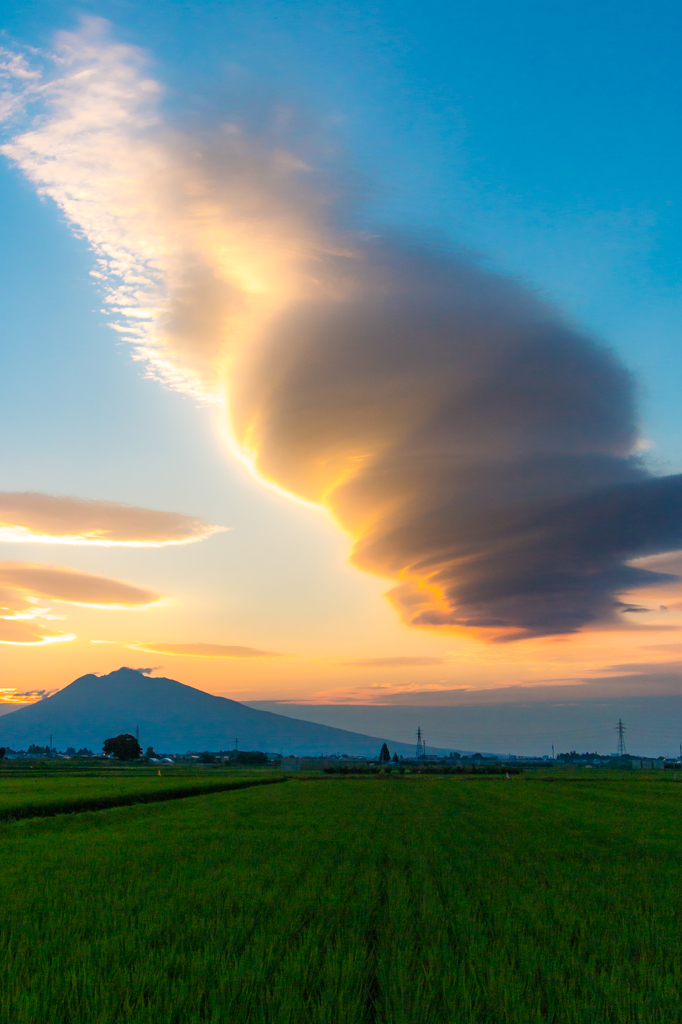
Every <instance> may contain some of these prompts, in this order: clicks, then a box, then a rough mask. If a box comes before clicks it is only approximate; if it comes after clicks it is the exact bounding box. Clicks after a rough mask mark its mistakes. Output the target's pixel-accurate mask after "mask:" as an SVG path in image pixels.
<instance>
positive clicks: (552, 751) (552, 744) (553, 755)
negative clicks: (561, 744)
mask: <svg viewBox="0 0 682 1024" xmlns="http://www.w3.org/2000/svg"><path fill="white" fill-rule="evenodd" d="M552 760H553V761H554V760H555V758H554V744H552Z"/></svg>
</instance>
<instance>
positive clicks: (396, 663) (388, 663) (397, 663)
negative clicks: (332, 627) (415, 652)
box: [339, 657, 446, 668]
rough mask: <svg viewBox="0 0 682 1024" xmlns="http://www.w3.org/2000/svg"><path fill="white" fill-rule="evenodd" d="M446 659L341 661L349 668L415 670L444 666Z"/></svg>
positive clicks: (362, 659)
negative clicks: (419, 667)
mask: <svg viewBox="0 0 682 1024" xmlns="http://www.w3.org/2000/svg"><path fill="white" fill-rule="evenodd" d="M445 663H446V659H445V658H428V657H418V658H409V657H408V658H405V657H403V658H360V659H358V660H356V661H340V662H339V664H340V665H343V666H345V667H348V668H415V667H417V666H420V665H421V666H427V665H444V664H445Z"/></svg>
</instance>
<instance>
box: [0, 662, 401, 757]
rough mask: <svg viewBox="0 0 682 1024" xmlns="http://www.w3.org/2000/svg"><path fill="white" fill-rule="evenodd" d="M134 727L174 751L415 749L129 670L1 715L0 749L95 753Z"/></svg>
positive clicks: (83, 681) (143, 738) (369, 752)
mask: <svg viewBox="0 0 682 1024" xmlns="http://www.w3.org/2000/svg"><path fill="white" fill-rule="evenodd" d="M137 728H139V733H140V744H141V746H142V747H143V748H144V747H147V746H153V747H154V748H155V749H156V750H159V751H164V752H173V753H184V752H185V751H186V750H193V751H197V750H230V749H233V748H234V746H235V741H237V742H238V745H239V746H240V747H241V749H244V750H245V749H250V750H263V751H265V752H266V753H279V754H310V755H320V754H336V753H338V754H341V753H343V754H349V755H363V756H377V755H378V753H379V750H380V748H381V744H382V743H384V742H387V743H388V744H389V746H390V748H391V752H393V751H394V750H395V751H397V752H398V753H399V754H401V753H402V754H412V753H413V750H414V747H413V745H412V744H407V743H400V742H397V741H396V742H394V741H392V740H391V739H390V738H388V737H383V736H382V737H375V736H367V735H364V734H363V733H355V732H350V731H348V730H346V729H337V728H335V727H333V726H327V725H318V724H317V723H312V722H307V721H304V720H303V719H297V718H290V717H288V716H284V715H278V714H276V713H274V712H271V711H261V710H257V709H255V708H250V707H248V706H247V705H245V704H240V703H239V701H235V700H231V699H230V698H229V697H219V696H216V695H215V694H211V693H206V691H205V690H199V689H197V688H196V687H194V686H189V685H187V684H186V683H180V682H178V681H177V680H175V679H167V678H166V677H163V676H149V675H146V674H144V673H142V672H140V671H138V670H137V669H132V668H120V669H116V670H115V671H113V672H109V673H107V674H106V675H96V674H94V673H88V674H86V675H84V676H80V677H79V678H78V679H75V680H74V681H73V682H72V683H69V685H68V686H65V687H64V688H63V689H61V690H58V691H57V693H55V694H53V695H52V696H51V697H46V698H44V699H43V700H41V701H38V702H37V703H36V704H30V705H28V706H24V707H21V708H18V709H17V710H16V711H11V712H8V713H7V714H4V715H2V716H1V717H0V744H1V745H3V746H6V747H12V748H14V749H26V748H27V747H28V746H29V745H30V744H31V743H37V744H38V745H41V746H43V745H45V744H46V743H47V742H48V741H49V737H50V735H52V737H53V742H54V745H55V746H56V747H58V748H59V749H64V748H66V747H69V746H73V747H76V748H80V747H83V746H85V747H89V748H90V749H93V750H96V751H97V750H100V749H101V746H102V743H103V742H104V740H105V739H106V738H108V737H109V736H115V735H118V734H119V733H122V732H130V733H133V734H134V733H135V730H136V729H137Z"/></svg>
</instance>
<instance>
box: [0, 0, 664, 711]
mask: <svg viewBox="0 0 682 1024" xmlns="http://www.w3.org/2000/svg"><path fill="white" fill-rule="evenodd" d="M0 10H1V11H2V28H3V35H2V37H1V38H0V45H2V47H3V55H2V61H1V62H0V64H1V67H0V70H1V72H2V80H1V81H0V85H1V86H2V101H1V105H0V112H1V113H2V118H3V123H2V125H1V126H0V128H1V130H2V155H1V156H0V223H2V224H3V228H4V230H3V232H2V236H1V237H0V308H1V309H2V353H1V358H2V375H1V378H0V389H1V390H2V402H1V403H0V430H1V434H2V437H3V441H4V443H3V445H2V456H1V462H0V464H1V466H2V473H1V476H0V492H1V493H0V544H1V545H2V549H1V550H0V605H2V608H0V616H1V617H0V659H1V661H2V666H3V669H2V693H4V697H5V700H6V701H7V702H9V703H10V704H12V705H13V706H14V705H16V703H24V702H26V701H29V700H32V699H36V698H38V697H40V696H42V695H43V694H44V693H45V692H46V691H47V692H49V691H51V690H54V689H58V688H60V687H62V686H64V685H66V684H67V683H69V682H70V681H72V680H73V679H74V678H76V677H77V676H79V675H82V674H85V673H87V672H92V671H95V672H108V671H110V670H112V669H114V668H117V667H119V666H120V665H121V664H127V665H131V666H133V667H147V668H154V669H155V670H157V671H160V672H162V673H163V674H165V675H166V676H169V677H171V678H176V679H179V680H180V681H182V682H185V683H189V684H191V685H194V686H198V687H200V688H203V689H206V690H208V691H210V692H212V693H220V694H224V695H226V696H230V697H234V698H235V699H238V700H245V701H247V700H248V701H270V702H272V701H283V702H293V703H294V704H302V703H310V704H312V705H320V704H360V705H367V704H380V705H385V706H386V705H395V704H405V703H406V702H407V703H410V704H412V705H428V706H429V707H433V706H434V705H453V706H454V705H457V704H458V703H461V701H462V699H463V697H462V695H463V694H466V693H471V692H473V693H476V692H478V691H486V693H489V692H492V691H495V690H498V689H499V691H500V694H501V695H502V694H503V693H506V692H508V688H509V687H514V686H520V687H540V688H542V691H543V693H544V692H545V688H546V687H547V686H550V685H556V686H559V687H561V688H562V692H563V688H564V687H566V686H573V687H575V688H576V690H575V692H576V695H580V694H588V695H589V694H591V693H592V690H590V687H594V685H595V681H598V683H599V686H603V687H606V688H607V689H608V693H609V695H610V696H612V697H616V698H617V697H618V696H619V695H621V694H622V695H623V696H624V697H625V696H627V697H628V698H635V697H637V698H639V697H642V698H646V697H647V696H648V695H650V696H651V697H654V696H662V695H667V696H670V695H674V694H676V693H678V692H682V676H680V667H681V666H682V646H681V643H682V632H681V631H682V582H680V581H679V579H678V577H677V574H678V573H679V572H680V571H682V554H681V553H680V551H681V549H682V516H681V515H680V512H681V511H682V502H681V501H680V498H681V497H682V484H681V483H680V478H679V477H678V476H677V474H679V473H680V472H681V471H682V458H681V453H680V445H679V438H680V432H681V428H682V408H681V406H680V403H679V400H678V393H679V380H680V371H681V370H682V349H681V347H680V344H679V335H680V326H679V325H680V315H679V313H680V300H681V297H682V296H681V289H680V283H679V271H678V267H679V264H680V260H679V248H680V241H679V239H680V230H679V228H680V217H681V215H682V214H681V211H682V207H681V205H680V191H681V188H682V186H681V185H680V181H681V180H682V179H681V176H680V173H679V172H680V141H679V131H678V129H677V125H678V124H679V107H680V95H681V87H680V83H679V74H678V71H677V67H678V58H679V48H680V31H681V28H682V17H681V16H680V12H679V7H678V6H677V5H673V4H672V3H656V2H654V3H652V4H649V5H647V7H646V10H644V9H643V8H642V7H641V5H639V4H638V5H635V4H634V3H624V4H622V5H620V6H619V8H618V12H617V17H616V15H615V13H614V8H613V5H612V4H606V3H594V2H592V3H589V4H588V3H586V2H578V3H575V2H572V3H570V4H569V3H567V2H566V3H564V2H557V3H551V4H546V3H544V4H540V3H530V2H522V3H519V4H515V5H513V6H510V5H508V4H503V3H499V2H487V3H480V2H477V3H473V2H463V3H458V4H456V5H451V4H448V5H445V4H438V3H419V4H416V3H413V2H409V3H408V2H403V3H396V2H395V0H393V2H391V3H390V4H389V3H361V4H355V3H344V4H330V3H323V2H315V3H314V2H298V3H285V2H269V3H265V2H252V0H250V2H249V3H243V2H238V3H229V4H227V3H224V2H221V3H211V2H202V3H184V2H183V3H179V2H173V0H165V2H164V3H157V2H153V0H151V2H145V3H143V4H139V3H136V4H133V3H128V2H102V3H96V2H81V3H78V2H76V3H71V4H66V3H53V2H51V0H41V2H40V3H36V2H30V0H22V3H18V2H4V3H2V4H1V5H0ZM386 595H388V597H387V596H386ZM523 692H524V693H525V692H526V691H525V690H524V691H523ZM538 692H540V691H538ZM557 692H558V691H557ZM595 692H596V691H595ZM599 693H600V694H602V696H603V691H602V690H599ZM1 696H2V694H0V697H1ZM486 699H488V698H487V697H486ZM500 699H502V697H501V698H500ZM544 699H545V698H544V697H543V700H544Z"/></svg>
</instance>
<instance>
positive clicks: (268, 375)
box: [4, 19, 682, 639]
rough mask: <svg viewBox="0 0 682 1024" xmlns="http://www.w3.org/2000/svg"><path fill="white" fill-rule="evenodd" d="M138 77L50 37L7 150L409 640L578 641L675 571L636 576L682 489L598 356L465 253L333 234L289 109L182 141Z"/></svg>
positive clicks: (151, 339) (114, 304)
mask: <svg viewBox="0 0 682 1024" xmlns="http://www.w3.org/2000/svg"><path fill="white" fill-rule="evenodd" d="M144 63H145V61H144V56H143V55H142V54H141V52H140V51H138V50H135V49H133V48H130V47H126V46H122V45H120V44H117V43H116V42H114V41H112V40H111V39H110V37H109V36H108V35H107V31H106V27H105V25H104V23H102V22H99V21H97V20H96V19H90V20H87V21H86V22H84V25H83V28H82V30H81V31H80V32H77V33H62V34H61V35H60V36H59V37H58V39H57V44H56V55H55V63H54V65H53V68H52V69H51V70H50V69H48V70H47V71H46V72H45V74H44V77H43V79H41V82H40V84H39V85H37V84H36V81H35V79H34V78H33V77H31V78H29V79H26V77H25V76H26V73H27V68H29V65H30V61H29V62H28V64H26V63H24V64H15V66H16V67H19V68H20V70H19V71H18V72H17V73H16V74H15V75H14V77H13V78H12V81H13V82H14V87H15V92H14V93H13V95H15V94H16V95H19V94H20V93H21V89H22V88H24V90H27V91H25V95H26V97H27V98H28V99H32V98H35V97H36V96H38V97H39V98H40V101H41V103H42V108H41V117H40V118H39V119H38V120H36V121H35V122H34V124H33V125H32V126H31V127H30V128H28V129H26V130H24V129H18V130H17V131H16V133H15V135H14V137H13V138H12V139H11V141H10V142H9V143H8V144H7V145H6V146H5V147H4V152H5V154H6V155H7V156H8V157H9V158H10V159H11V160H13V161H14V162H15V163H16V164H18V165H19V166H20V167H21V169H22V170H23V172H24V173H25V174H26V176H27V177H28V178H29V179H30V180H31V181H32V182H33V183H34V184H35V186H36V187H37V189H38V190H39V191H40V192H41V194H44V195H48V196H50V197H51V198H52V199H54V201H55V202H57V203H58V204H59V205H60V207H61V208H62V210H63V211H64V213H65V215H66V216H67V218H68V219H69V220H70V221H71V223H72V224H73V225H74V227H75V229H76V230H77V231H78V232H80V233H82V234H83V235H84V236H85V237H86V238H87V239H88V241H89V243H90V245H91V247H92V248H93V250H94V252H95V255H96V265H97V269H96V271H95V274H96V277H97V280H98V281H99V282H100V284H101V287H102V289H103V294H104V299H105V306H106V307H107V308H108V310H109V311H111V313H112V314H113V315H114V316H115V317H116V324H115V326H116V328H117V330H119V331H120V333H121V334H122V336H123V337H125V338H128V339H129V340H130V341H132V343H133V345H134V351H135V356H136V358H137V359H140V360H144V361H145V362H146V365H147V367H148V372H149V373H151V374H152V375H154V376H156V377H158V378H160V379H163V380H165V381H166V382H167V383H168V384H170V385H171V386H173V387H178V388H181V389H183V390H185V391H188V392H189V393H192V394H195V395H200V396H202V397H204V398H205V399H206V400H208V401H212V402H216V403H218V404H219V405H221V406H223V407H224V409H225V410H226V412H225V416H226V418H227V422H228V428H227V433H228V435H229V439H230V444H231V447H232V449H233V451H234V452H235V454H237V455H238V456H239V457H240V458H241V459H243V460H244V461H245V462H246V463H247V464H248V465H249V466H250V467H251V468H252V470H253V472H254V474H256V475H257V476H258V477H259V478H260V479H261V480H263V481H264V482H266V483H268V484H269V485H270V486H273V487H275V488H277V489H278V490H280V491H282V492H284V493H286V494H289V495H290V496H292V497H295V498H297V499H298V500H301V501H305V502H309V503H312V504H314V505H319V506H322V507H324V508H326V509H328V510H329V511H330V512H331V513H332V514H333V516H334V517H335V519H336V520H337V522H338V523H339V525H340V526H341V527H342V528H343V529H344V530H345V531H346V532H347V533H348V534H349V536H350V537H351V538H352V541H353V550H352V561H353V563H354V564H355V565H356V566H358V567H359V568H361V569H363V570H365V571H367V572H370V573H374V574H376V575H380V576H383V577H386V578H387V579H391V580H393V581H394V583H395V585H394V586H393V588H392V590H391V591H390V594H389V598H390V600H391V601H392V603H393V604H394V606H395V607H396V609H397V610H398V612H399V614H400V615H401V617H402V619H403V620H404V621H405V622H406V623H408V624H409V625H412V626H418V627H424V628H431V629H440V630H451V631H452V630H454V631H457V630H464V631H471V632H473V633H474V634H476V635H478V636H481V637H484V638H489V639H517V638H524V637H530V636H542V635H547V634H561V633H571V632H575V631H576V630H579V629H581V628H582V627H584V626H585V625H587V624H589V623H599V622H604V621H609V620H616V619H617V618H618V616H619V615H620V614H621V613H620V610H619V605H618V602H617V599H618V596H619V595H623V594H626V593H628V592H630V591H632V590H634V589H636V588H638V587H641V586H645V585H650V584H653V583H656V582H660V583H664V582H666V580H670V579H671V578H672V577H670V576H667V577H666V576H664V575H662V574H660V573H656V572H652V571H651V570H649V569H647V568H644V567H642V566H641V565H632V564H630V563H631V561H632V560H633V559H635V558H641V557H643V556H653V555H657V554H659V553H663V552H667V551H671V550H677V549H679V548H682V514H681V513H682V477H680V476H669V477H662V478H656V477H653V476H652V475H651V474H650V473H649V472H648V471H647V470H646V468H645V466H644V464H643V463H642V462H641V458H640V456H639V455H638V436H637V428H636V423H637V416H636V409H635V403H634V393H635V387H634V381H633V379H632V377H631V375H630V374H629V373H628V372H627V371H626V369H625V368H624V367H623V366H622V365H621V364H620V363H619V361H618V360H617V359H616V357H615V356H614V355H613V354H612V353H611V352H610V351H609V350H608V349H607V348H605V347H604V346H603V345H601V344H600V343H599V342H598V341H596V340H595V339H593V338H591V337H590V336H588V335H587V334H586V333H585V332H583V331H581V330H579V329H578V328H577V327H575V326H574V325H572V324H571V323H569V322H568V321H567V320H566V318H564V317H563V316H562V315H561V314H560V313H559V312H557V311H556V310H555V309H554V308H553V307H551V306H550V305H548V304H547V303H546V302H544V301H542V300H541V299H540V298H539V297H538V296H537V295H535V294H534V293H533V292H532V291H531V290H530V289H529V288H527V287H526V286H525V285H523V284H522V283H520V282H518V281H516V280H513V279H511V278H508V277H503V276H501V275H499V274H496V273H493V272H492V271H491V270H490V269H488V268H487V267H486V266H485V265H484V264H483V263H482V262H481V261H480V260H479V259H477V258H475V257H473V256H472V255H471V254H469V253H467V252H464V251H462V250H457V249H453V248H448V247H447V246H441V247H438V246H436V245H434V244H431V243H428V244H427V243H423V242H420V241H418V240H417V241H415V240H413V239H409V238H405V237H401V236H400V235H397V234H395V233H392V232H391V231H384V232H379V233H377V232H373V233H368V232H359V231H356V230H355V229H354V228H353V227H352V226H351V225H350V224H348V223H344V222H345V221H347V220H348V218H347V217H346V212H345V211H346V209H347V207H348V205H349V202H350V199H351V197H349V194H348V191H347V190H344V188H343V184H342V182H341V178H340V176H337V178H336V179H335V180H336V187H337V192H336V194H333V191H332V189H331V186H330V181H331V180H332V179H331V178H330V177H329V175H328V173H327V171H328V168H325V166H324V164H322V165H319V164H318V165H316V164H315V161H314V159H311V155H312V156H313V157H314V156H315V153H314V150H315V146H314V145H313V144H312V143H311V140H310V138H306V137H305V136H304V135H303V134H302V133H301V132H300V131H299V126H298V125H296V123H295V118H292V117H291V116H290V115H288V114H286V112H285V113H283V112H282V111H281V110H280V111H279V112H278V116H277V117H274V118H273V119H272V123H271V124H270V125H269V126H267V125H265V126H264V124H263V122H261V123H260V124H259V125H255V124H254V122H253V121H249V118H248V116H246V115H242V116H232V117H230V118H224V119H223V120H218V119H216V123H215V124H213V125H212V126H207V125H206V124H205V123H204V126H203V127H201V128H199V129H194V128H193V129H190V130H188V131H185V132H181V131H179V130H177V129H175V128H173V127H171V126H169V125H168V124H166V123H165V122H164V120H163V118H162V116H161V114H160V112H159V105H158V101H159V97H160V95H161V89H160V87H159V85H158V84H157V83H156V82H154V81H152V80H151V79H150V78H149V77H148V76H147V75H146V72H145V70H144ZM5 64H6V68H7V69H9V70H6V71H5V73H6V74H7V75H9V76H10V78H11V77H12V72H11V61H6V62H5ZM29 70H30V69H29ZM31 74H33V72H32V71H31ZM22 75H23V76H24V77H23V78H22ZM27 83H28V84H27ZM11 108H12V111H14V112H16V109H17V104H16V103H14V101H13V105H11ZM319 166H321V167H322V171H321V172H320V170H319V169H317V168H318V167H319ZM325 175H326V176H325ZM228 410H229V416H228Z"/></svg>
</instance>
